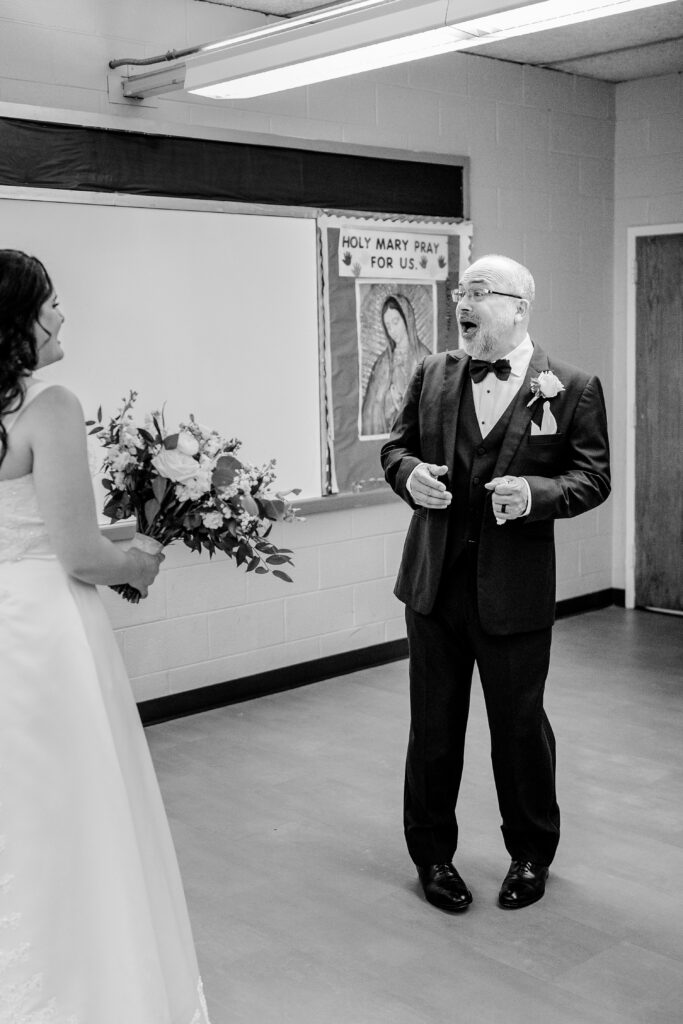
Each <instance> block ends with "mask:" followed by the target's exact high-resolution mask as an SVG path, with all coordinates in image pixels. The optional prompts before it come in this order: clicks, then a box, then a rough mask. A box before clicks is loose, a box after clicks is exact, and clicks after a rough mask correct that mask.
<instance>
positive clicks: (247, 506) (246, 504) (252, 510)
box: [240, 494, 259, 516]
mask: <svg viewBox="0 0 683 1024" xmlns="http://www.w3.org/2000/svg"><path fill="white" fill-rule="evenodd" d="M240 500H241V503H242V508H243V509H244V511H245V512H247V513H248V514H249V515H250V516H258V514H259V507H258V505H257V504H256V502H255V501H254V499H253V498H252V496H251V494H243V495H242V498H241V499H240Z"/></svg>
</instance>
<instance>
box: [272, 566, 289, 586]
mask: <svg viewBox="0 0 683 1024" xmlns="http://www.w3.org/2000/svg"><path fill="white" fill-rule="evenodd" d="M273 576H277V578H278V579H279V580H284V581H285V583H293V582H294V581H293V580H292V577H291V576H288V575H287V573H286V572H282V571H281V570H280V569H273Z"/></svg>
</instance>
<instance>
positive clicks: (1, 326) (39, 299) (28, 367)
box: [0, 249, 53, 465]
mask: <svg viewBox="0 0 683 1024" xmlns="http://www.w3.org/2000/svg"><path fill="white" fill-rule="evenodd" d="M52 292H53V288H52V281H51V280H50V276H49V274H48V272H47V270H46V269H45V267H44V266H43V264H42V263H41V262H40V260H38V259H36V257H35V256H27V255H26V253H25V252H20V251H19V250H18V249H0V465H2V462H3V459H4V458H5V454H6V452H7V431H6V430H5V427H4V425H3V423H2V416H3V415H4V414H5V413H7V412H14V411H15V410H16V409H20V408H21V406H22V403H23V401H24V388H23V378H24V377H26V376H27V375H28V374H30V373H32V372H33V370H35V368H36V364H37V362H38V350H37V347H36V340H35V337H34V334H33V328H34V325H35V324H36V322H37V320H38V314H39V313H40V307H41V306H42V305H43V303H44V302H46V301H47V299H49V297H50V295H51V294H52Z"/></svg>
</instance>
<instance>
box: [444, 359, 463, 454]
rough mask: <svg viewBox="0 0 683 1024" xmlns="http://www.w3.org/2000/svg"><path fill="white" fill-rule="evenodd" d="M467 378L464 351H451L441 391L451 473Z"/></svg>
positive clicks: (446, 449) (446, 447)
mask: <svg viewBox="0 0 683 1024" xmlns="http://www.w3.org/2000/svg"><path fill="white" fill-rule="evenodd" d="M466 380H467V359H466V358H465V357H464V355H463V354H462V353H459V352H457V353H456V352H449V353H448V354H447V357H446V367H445V372H444V378H443V390H442V393H441V424H442V430H443V454H444V461H445V463H446V465H447V466H448V471H449V474H452V472H453V459H454V457H455V435H456V431H457V426H458V416H459V414H460V399H461V398H462V389H463V386H464V384H465V381H466Z"/></svg>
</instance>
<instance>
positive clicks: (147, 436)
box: [138, 427, 156, 444]
mask: <svg viewBox="0 0 683 1024" xmlns="http://www.w3.org/2000/svg"><path fill="white" fill-rule="evenodd" d="M138 434H139V435H140V437H141V438H142V440H143V441H146V443H147V444H155V443H156V442H155V440H154V438H153V437H152V435H151V434H150V432H149V430H145V428H144V427H138Z"/></svg>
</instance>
